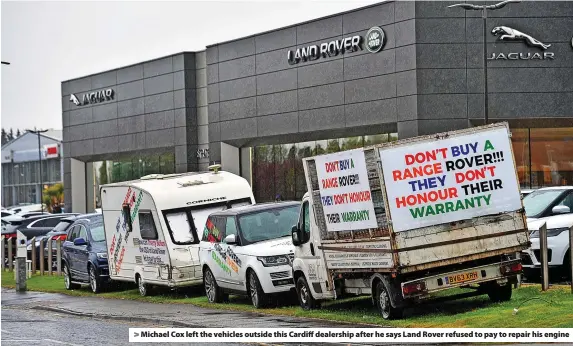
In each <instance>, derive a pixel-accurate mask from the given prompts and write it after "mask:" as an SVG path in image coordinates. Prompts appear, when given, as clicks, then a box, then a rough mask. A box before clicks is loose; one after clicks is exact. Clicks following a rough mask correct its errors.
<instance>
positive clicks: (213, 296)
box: [203, 268, 226, 303]
mask: <svg viewBox="0 0 573 346" xmlns="http://www.w3.org/2000/svg"><path fill="white" fill-rule="evenodd" d="M203 285H204V286H205V295H207V299H208V300H209V303H221V302H223V301H224V300H226V299H225V295H224V294H223V292H222V291H221V288H220V287H219V285H217V281H216V280H215V276H213V273H212V272H211V269H209V268H206V269H205V273H204V274H203Z"/></svg>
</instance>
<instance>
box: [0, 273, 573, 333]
mask: <svg viewBox="0 0 573 346" xmlns="http://www.w3.org/2000/svg"><path fill="white" fill-rule="evenodd" d="M1 281H2V287H7V288H14V287H15V281H14V275H13V273H11V272H3V273H2V280H1ZM27 286H28V290H30V291H40V292H51V293H63V294H67V295H71V296H89V297H96V295H94V294H92V293H91V292H90V291H89V289H88V288H87V287H86V288H82V289H79V290H72V291H67V290H66V289H65V288H64V282H63V278H62V277H60V276H33V277H32V278H31V279H29V280H28V282H27ZM450 291H451V293H460V291H461V290H450ZM155 292H156V293H155V294H154V295H153V296H150V297H141V296H140V295H139V292H138V291H137V289H134V288H131V287H129V288H128V289H126V290H122V291H118V290H112V291H109V292H104V293H101V294H98V295H97V297H101V298H111V299H129V300H137V301H145V302H150V303H172V304H192V305H195V306H200V307H205V308H215V309H226V310H235V311H245V312H255V313H266V314H273V315H285V316H296V317H306V318H318V319H325V320H331V321H341V322H347V323H369V324H378V325H384V326H393V327H417V328H427V327H440V328H448V327H453V328H456V327H461V328H463V327H473V328H517V327H525V328H527V327H535V328H544V327H545V328H552V327H573V294H571V292H570V289H569V287H567V286H556V287H553V288H551V289H550V290H549V291H547V292H541V291H540V286H539V285H530V286H524V287H521V288H519V289H516V290H514V291H513V297H512V299H511V301H509V302H505V303H491V302H490V301H489V298H488V297H487V296H477V297H472V298H465V299H460V300H451V301H445V302H439V303H438V302H429V303H425V304H420V305H416V306H414V307H413V308H410V309H407V310H406V313H405V318H404V319H402V320H399V321H385V320H384V319H383V318H382V317H380V315H379V314H378V312H377V311H376V309H375V308H374V307H373V306H372V304H371V302H370V298H369V297H353V298H348V299H341V300H337V301H331V302H324V303H323V306H322V309H320V310H314V311H304V310H302V309H301V308H300V307H298V305H285V304H284V303H283V304H279V305H278V306H276V307H273V308H269V309H262V310H257V309H255V308H253V306H252V305H251V304H250V300H248V299H247V298H244V297H239V296H231V298H230V302H229V303H226V304H210V303H209V302H208V301H207V298H206V297H205V296H204V294H203V293H202V292H201V290H200V289H195V290H192V291H189V290H188V291H187V292H186V293H182V292H175V291H165V290H159V289H157V290H156V291H155ZM287 304H288V303H287ZM520 305H521V306H520ZM518 306H520V307H519V312H518V313H517V314H516V315H513V309H514V308H516V307H518Z"/></svg>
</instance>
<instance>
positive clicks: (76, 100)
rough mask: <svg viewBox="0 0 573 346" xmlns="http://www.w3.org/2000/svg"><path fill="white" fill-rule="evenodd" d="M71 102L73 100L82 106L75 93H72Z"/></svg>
mask: <svg viewBox="0 0 573 346" xmlns="http://www.w3.org/2000/svg"><path fill="white" fill-rule="evenodd" d="M70 102H73V103H74V104H75V105H76V106H81V104H82V103H81V102H80V100H78V98H77V97H76V95H74V94H71V95H70Z"/></svg>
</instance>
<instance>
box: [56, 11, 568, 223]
mask: <svg viewBox="0 0 573 346" xmlns="http://www.w3.org/2000/svg"><path fill="white" fill-rule="evenodd" d="M451 4H455V3H454V2H443V1H435V2H434V1H432V2H430V1H420V2H412V1H388V2H383V3H380V4H377V5H373V6H368V7H364V8H360V9H357V10H353V11H349V12H345V13H340V14H337V15H333V16H329V17H324V18H319V19H316V20H313V21H310V22H306V23H301V24H297V25H293V26H290V27H286V28H279V29H276V30H273V31H269V32H264V33H259V34H255V35H253V36H249V37H244V38H240V39H236V40H233V41H229V42H222V43H216V44H213V45H210V46H208V47H206V50H204V51H200V52H183V53H180V54H175V55H171V56H167V57H162V58H159V59H156V60H152V61H146V62H142V63H139V64H136V65H131V66H127V67H121V68H118V69H115V70H111V71H107V72H103V73H98V74H94V75H90V76H86V77H82V78H78V79H74V80H69V81H65V82H63V83H62V108H63V112H62V113H63V126H64V127H63V140H64V142H63V155H64V186H65V201H66V208H67V209H68V208H69V210H73V211H74V212H85V211H88V212H89V211H92V210H93V208H94V207H96V206H98V204H99V198H98V186H99V185H101V184H104V183H109V182H116V181H122V180H129V179H136V178H139V177H141V176H143V175H147V174H153V173H175V172H187V171H196V170H206V169H207V167H208V165H209V164H210V163H214V162H216V163H221V164H222V166H223V169H224V170H227V171H230V172H234V173H237V174H240V175H242V176H244V177H245V178H246V179H248V180H249V181H250V182H251V185H252V186H253V189H254V192H255V197H256V199H257V201H268V200H273V199H274V198H275V196H276V195H279V194H280V195H281V196H282V197H283V198H284V199H300V198H301V197H302V195H303V194H304V192H305V190H306V186H305V181H304V176H303V172H302V161H301V160H302V158H304V157H307V156H311V155H315V154H321V153H328V152H335V151H339V150H346V149H350V148H357V147H362V146H367V145H370V144H377V143H383V142H387V141H393V140H396V139H403V138H408V137H412V136H417V135H425V134H433V133H437V132H442V131H448V130H455V129H461V128H467V127H471V126H476V125H480V124H483V123H484V121H485V118H484V117H485V116H486V114H485V113H486V112H484V109H486V108H485V104H487V117H488V121H489V122H497V121H508V122H509V124H510V127H511V128H512V141H513V147H514V153H515V160H516V164H517V168H518V174H519V179H520V182H521V184H522V188H536V187H541V186H550V185H563V184H569V185H571V184H573V47H572V44H573V42H572V39H573V2H556V1H551V2H550V1H539V2H521V3H516V4H508V5H506V6H505V7H503V8H500V9H496V10H489V11H488V15H487V20H486V23H485V33H486V34H485V39H486V49H487V51H486V52H485V54H484V51H483V46H484V20H483V19H482V15H481V11H473V10H465V9H463V8H461V7H453V8H448V5H451ZM476 4H482V3H481V2H480V3H476ZM488 4H489V3H488ZM491 4H495V3H494V2H492V3H491ZM190 39H192V37H190ZM484 56H485V57H486V58H487V59H486V63H487V69H486V71H487V81H488V83H487V89H488V92H487V96H488V97H487V99H484V77H485V76H484V59H483V57H484Z"/></svg>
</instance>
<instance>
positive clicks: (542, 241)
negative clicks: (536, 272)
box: [539, 223, 549, 291]
mask: <svg viewBox="0 0 573 346" xmlns="http://www.w3.org/2000/svg"><path fill="white" fill-rule="evenodd" d="M539 253H540V257H541V259H540V260H541V290H542V291H547V290H548V289H549V262H548V261H547V224H546V223H544V224H543V225H541V227H539Z"/></svg>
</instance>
